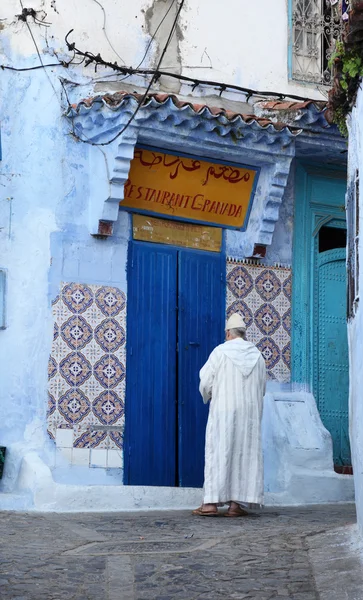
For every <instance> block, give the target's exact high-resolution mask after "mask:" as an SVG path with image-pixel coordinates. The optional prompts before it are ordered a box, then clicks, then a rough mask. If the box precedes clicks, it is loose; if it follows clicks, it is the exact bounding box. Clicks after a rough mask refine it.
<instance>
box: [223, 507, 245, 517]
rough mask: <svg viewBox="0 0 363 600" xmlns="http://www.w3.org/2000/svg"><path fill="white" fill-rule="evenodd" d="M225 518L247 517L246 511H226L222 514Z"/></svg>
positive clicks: (235, 509)
mask: <svg viewBox="0 0 363 600" xmlns="http://www.w3.org/2000/svg"><path fill="white" fill-rule="evenodd" d="M224 516H225V517H248V512H247V511H246V510H243V508H241V507H238V508H234V509H233V510H231V509H229V510H227V512H226V513H225V514H224Z"/></svg>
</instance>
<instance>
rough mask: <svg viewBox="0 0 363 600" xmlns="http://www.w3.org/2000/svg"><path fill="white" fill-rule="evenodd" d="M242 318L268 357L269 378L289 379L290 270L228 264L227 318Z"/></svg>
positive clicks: (248, 330)
mask: <svg viewBox="0 0 363 600" xmlns="http://www.w3.org/2000/svg"><path fill="white" fill-rule="evenodd" d="M233 312H239V313H240V314H242V315H243V317H244V318H245V321H246V325H247V336H248V339H250V340H251V341H252V342H253V343H255V344H256V345H259V346H260V347H261V349H262V351H263V353H264V355H265V359H266V363H267V367H268V375H269V377H270V378H272V379H277V380H278V381H281V382H286V381H289V380H290V363H289V353H288V352H287V350H286V351H285V354H284V356H283V349H284V348H287V346H288V345H289V343H290V336H291V269H290V268H284V267H270V266H265V265H259V264H251V263H248V262H244V261H242V262H236V261H228V263H227V316H229V315H230V314H231V313H233Z"/></svg>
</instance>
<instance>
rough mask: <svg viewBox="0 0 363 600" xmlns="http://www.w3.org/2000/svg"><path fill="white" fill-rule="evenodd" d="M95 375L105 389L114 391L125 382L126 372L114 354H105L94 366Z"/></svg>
mask: <svg viewBox="0 0 363 600" xmlns="http://www.w3.org/2000/svg"><path fill="white" fill-rule="evenodd" d="M93 375H94V376H95V378H96V379H97V381H99V383H100V384H101V385H102V386H103V387H104V388H106V389H112V388H114V387H116V386H117V385H118V384H119V383H121V381H123V379H124V378H125V375H126V370H125V367H124V365H123V364H122V363H121V362H120V361H119V360H118V358H117V357H116V356H115V355H114V354H105V355H104V356H103V357H102V358H101V359H100V360H99V361H98V362H97V363H96V364H95V365H94V368H93Z"/></svg>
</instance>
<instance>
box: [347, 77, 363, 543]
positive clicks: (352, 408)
mask: <svg viewBox="0 0 363 600" xmlns="http://www.w3.org/2000/svg"><path fill="white" fill-rule="evenodd" d="M348 129H349V146H348V186H349V183H350V182H354V179H355V172H356V169H359V173H360V186H361V187H360V190H361V191H360V211H359V230H360V239H359V256H360V259H359V262H360V274H359V289H360V294H361V296H362V290H363V269H362V264H363V258H362V257H363V236H362V232H363V196H362V176H363V93H362V90H361V89H359V90H358V98H357V102H356V106H355V107H354V109H353V111H352V114H351V115H350V117H349V118H348ZM348 340H349V364H350V372H349V379H350V390H349V428H350V443H351V449H352V464H353V471H354V484H355V495H356V504H357V516H358V523H359V526H360V529H361V531H362V533H363V397H362V389H363V342H362V340H363V306H362V300H360V303H359V304H358V309H357V312H356V315H355V317H354V319H352V320H351V322H350V323H349V324H348Z"/></svg>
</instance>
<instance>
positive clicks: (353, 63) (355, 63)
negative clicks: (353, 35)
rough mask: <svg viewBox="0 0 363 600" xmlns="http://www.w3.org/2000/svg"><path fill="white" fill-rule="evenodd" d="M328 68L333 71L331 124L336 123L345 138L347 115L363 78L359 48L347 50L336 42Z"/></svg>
mask: <svg viewBox="0 0 363 600" xmlns="http://www.w3.org/2000/svg"><path fill="white" fill-rule="evenodd" d="M329 66H330V67H334V71H335V78H334V90H333V95H332V98H331V108H332V112H333V122H334V123H336V125H337V126H338V128H339V131H340V132H341V134H342V135H344V136H345V137H347V136H348V129H347V122H346V120H347V115H348V114H349V112H350V111H351V109H352V107H353V104H354V101H355V97H356V93H357V90H358V87H359V83H360V79H361V77H362V76H363V54H362V50H361V48H358V47H353V48H350V49H349V50H347V49H346V46H345V45H344V43H343V42H337V43H336V48H335V52H333V54H332V56H331V59H330V65H329Z"/></svg>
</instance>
